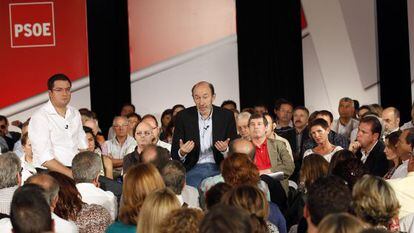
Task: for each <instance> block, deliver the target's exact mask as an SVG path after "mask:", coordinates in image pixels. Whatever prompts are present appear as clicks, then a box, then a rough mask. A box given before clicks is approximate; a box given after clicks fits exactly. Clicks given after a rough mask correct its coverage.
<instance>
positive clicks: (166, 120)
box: [160, 109, 173, 141]
mask: <svg viewBox="0 0 414 233" xmlns="http://www.w3.org/2000/svg"><path fill="white" fill-rule="evenodd" d="M172 113H173V112H172V109H166V110H164V112H162V114H161V133H160V140H162V141H165V138H166V137H165V132H166V130H167V127H168V125H169V124H170V122H171V119H172V117H173V116H172Z"/></svg>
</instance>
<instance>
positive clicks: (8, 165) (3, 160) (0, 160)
mask: <svg viewBox="0 0 414 233" xmlns="http://www.w3.org/2000/svg"><path fill="white" fill-rule="evenodd" d="M20 169H21V163H20V159H19V158H18V157H17V155H15V154H14V153H12V152H7V153H4V154H1V155H0V213H2V214H7V215H9V214H10V203H11V201H12V198H13V194H14V191H16V189H17V188H18V187H19V186H20V184H21V176H20Z"/></svg>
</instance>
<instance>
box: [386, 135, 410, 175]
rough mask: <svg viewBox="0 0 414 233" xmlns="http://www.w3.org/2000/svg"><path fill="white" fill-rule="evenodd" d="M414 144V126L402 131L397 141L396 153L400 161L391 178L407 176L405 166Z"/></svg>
mask: <svg viewBox="0 0 414 233" xmlns="http://www.w3.org/2000/svg"><path fill="white" fill-rule="evenodd" d="M413 145H414V128H409V129H406V130H404V131H402V133H401V135H400V137H399V138H398V142H397V145H396V147H397V154H398V156H400V159H401V161H402V163H401V164H400V165H399V166H398V167H397V169H395V172H394V174H392V176H391V179H395V178H403V177H406V176H407V173H408V171H407V166H408V161H409V160H410V158H411V156H412V155H413V154H412V151H413Z"/></svg>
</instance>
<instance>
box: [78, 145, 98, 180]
mask: <svg viewBox="0 0 414 233" xmlns="http://www.w3.org/2000/svg"><path fill="white" fill-rule="evenodd" d="M101 163H102V162H101V159H100V158H99V155H98V154H96V153H94V152H90V151H83V152H80V153H78V154H77V155H76V156H75V157H74V158H73V160H72V173H73V179H74V180H75V182H76V183H92V182H93V180H94V179H96V178H97V177H98V175H99V172H100V170H101Z"/></svg>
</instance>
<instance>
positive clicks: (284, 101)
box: [274, 98, 293, 111]
mask: <svg viewBox="0 0 414 233" xmlns="http://www.w3.org/2000/svg"><path fill="white" fill-rule="evenodd" d="M282 104H288V105H290V106H291V107H292V108H293V104H292V102H290V101H289V100H287V99H285V98H280V99H277V100H276V101H275V107H274V109H275V110H276V111H279V110H280V107H281V106H282Z"/></svg>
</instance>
